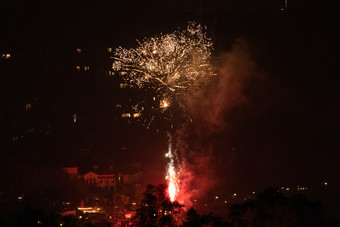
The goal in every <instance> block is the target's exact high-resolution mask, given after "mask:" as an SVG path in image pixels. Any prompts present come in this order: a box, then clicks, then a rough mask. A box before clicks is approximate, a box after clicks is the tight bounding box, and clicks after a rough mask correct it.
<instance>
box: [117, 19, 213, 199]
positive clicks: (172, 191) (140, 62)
mask: <svg viewBox="0 0 340 227" xmlns="http://www.w3.org/2000/svg"><path fill="white" fill-rule="evenodd" d="M137 42H138V44H139V46H138V47H137V48H135V49H125V48H123V47H119V48H117V49H116V50H115V53H114V57H113V59H114V61H113V70H115V71H124V72H126V74H125V77H124V79H125V80H126V81H128V82H129V83H130V84H131V85H132V86H135V87H138V88H150V89H152V90H153V91H155V92H156V95H157V96H158V98H159V100H161V102H160V108H161V110H162V111H165V110H166V109H167V108H168V107H169V105H170V104H171V103H174V102H177V103H179V99H180V98H182V97H183V96H185V95H186V93H187V92H188V91H189V90H191V89H198V88H199V86H200V85H201V84H202V83H205V82H207V81H208V80H209V78H210V76H211V75H214V74H213V70H212V67H211V64H210V57H211V52H212V48H213V47H212V42H211V40H210V39H209V38H207V36H206V34H205V33H204V32H203V31H202V27H201V25H199V24H196V23H194V22H190V23H189V24H188V27H187V29H186V30H183V31H175V32H173V33H170V34H165V35H160V36H158V37H154V38H149V39H145V40H144V41H142V42H139V41H138V40H137ZM181 108H184V107H183V106H181ZM168 136H169V149H168V153H167V154H166V156H167V157H168V158H169V163H168V166H167V176H166V178H167V181H168V192H169V197H170V199H171V201H175V200H176V198H177V195H178V193H179V190H180V184H179V178H180V177H179V175H180V171H177V170H176V169H177V168H180V167H179V166H178V167H177V168H176V167H175V162H178V160H176V157H177V155H176V150H174V149H172V144H171V135H170V133H168Z"/></svg>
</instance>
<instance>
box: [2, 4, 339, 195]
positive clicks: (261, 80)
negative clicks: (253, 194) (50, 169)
mask: <svg viewBox="0 0 340 227" xmlns="http://www.w3.org/2000/svg"><path fill="white" fill-rule="evenodd" d="M283 6H284V2H283V1H269V0H258V1H232V0H230V1H218V0H214V1H203V0H202V1H194V0H191V1H189V0H187V1H179V0H178V1H168V2H167V3H164V2H163V1H151V0H149V1H133V0H131V1H120V2H117V1H109V0H103V1H96V2H93V1H81V0H77V1H30V2H29V1H19V0H15V1H5V0H1V1H0V15H2V16H1V21H0V30H1V33H0V34H1V37H0V52H1V55H2V54H3V53H11V62H10V63H9V64H7V63H8V62H5V61H4V60H3V59H2V67H3V69H2V71H1V74H2V75H1V85H0V88H1V94H2V95H1V102H2V104H1V115H0V116H1V130H2V131H1V136H2V138H1V142H2V144H3V145H2V146H1V147H3V148H4V149H1V150H2V156H3V158H4V159H12V158H13V157H16V155H17V154H19V155H22V157H26V158H27V159H25V161H23V160H21V161H20V164H23V163H25V164H27V163H39V160H44V161H46V160H48V161H47V162H52V163H53V161H51V159H50V157H54V158H55V159H54V160H55V162H58V164H57V165H63V164H64V163H78V164H79V165H81V164H83V165H86V164H93V163H94V162H95V160H97V161H98V162H104V161H103V160H106V161H107V157H110V158H113V159H114V158H116V159H121V160H123V161H118V162H117V161H116V162H117V163H120V164H121V167H122V166H125V164H122V162H123V163H126V165H130V164H131V162H132V161H133V162H132V163H133V165H134V166H137V168H144V170H145V171H148V169H152V171H150V170H149V172H153V173H152V174H151V175H152V176H157V177H162V171H163V170H162V168H163V166H164V162H165V160H163V159H162V158H163V154H164V152H165V150H166V149H167V147H166V146H167V145H166V137H165V134H159V133H158V134H157V133H154V132H149V131H147V132H146V131H144V130H143V129H138V130H136V132H134V133H132V132H131V131H129V130H128V129H126V127H125V126H121V125H120V123H115V122H114V119H110V116H111V115H110V111H111V107H112V106H113V103H114V102H115V101H117V100H118V99H119V97H118V98H117V96H119V95H120V94H119V93H117V91H116V90H115V89H113V88H112V89H111V87H110V86H111V85H112V86H114V83H113V82H108V80H107V79H105V78H102V77H101V76H102V75H99V74H93V75H91V76H90V77H88V78H79V77H76V76H73V74H72V73H70V72H69V71H67V69H68V67H71V68H72V67H74V66H73V65H72V64H73V61H74V59H73V57H72V55H71V54H69V53H71V52H72V54H73V53H74V51H75V50H76V48H83V49H84V50H89V51H88V53H89V54H88V58H87V61H88V62H89V64H93V65H95V66H94V68H95V69H96V70H97V71H96V72H100V71H101V72H103V71H104V70H108V69H110V67H111V62H110V59H109V56H104V57H103V56H102V55H101V51H105V48H107V47H112V48H115V47H118V46H123V47H134V46H135V45H136V41H135V40H136V39H140V40H141V39H143V37H152V36H155V35H157V34H160V33H163V34H164V33H167V32H172V31H174V30H176V29H177V28H178V27H181V28H184V27H185V26H186V25H187V22H188V21H190V20H194V21H199V22H200V23H202V24H203V25H205V26H207V33H208V35H209V36H210V37H211V38H212V40H213V42H214V46H215V50H214V57H216V58H217V59H221V56H223V54H225V53H231V54H235V55H236V56H238V55H237V54H236V53H235V45H236V44H235V43H237V42H238V41H237V40H243V41H242V42H243V43H245V45H244V46H242V48H241V51H243V52H245V53H247V55H248V58H247V59H246V60H245V59H244V58H241V59H240V62H241V63H243V61H246V62H244V63H247V62H248V61H251V62H253V63H254V65H255V66H254V68H252V71H251V73H250V74H252V75H251V76H250V77H245V78H239V79H238V80H239V81H240V83H241V84H242V87H241V88H242V89H241V91H240V92H241V93H242V96H243V97H244V101H242V102H241V101H240V102H239V103H238V101H237V99H236V101H235V103H232V104H231V106H230V107H229V106H228V107H226V108H222V112H221V114H222V118H221V120H222V121H223V122H224V123H223V127H222V128H221V129H219V130H216V132H213V133H211V134H208V135H204V136H203V141H204V143H205V145H202V147H204V146H208V145H209V147H210V148H211V149H212V151H211V152H210V153H207V154H209V156H211V158H212V163H213V164H212V165H213V166H214V175H215V176H216V178H217V179H218V182H219V184H220V185H222V186H221V187H222V188H223V189H225V190H229V191H233V190H242V189H244V188H246V189H247V190H248V189H249V190H253V189H251V188H255V189H257V188H262V187H265V186H271V185H275V186H280V185H284V184H287V185H288V184H292V185H295V184H306V185H314V184H315V185H317V184H319V183H320V182H323V181H324V180H328V181H330V182H332V184H336V185H337V187H339V186H340V185H339V182H340V181H339V176H340V171H339V167H338V163H339V162H340V157H339V153H338V152H339V142H338V138H339V116H340V112H339V92H338V85H339V75H340V73H339V68H338V62H339V54H338V52H339V42H338V40H339V26H338V24H339V16H338V15H337V14H338V12H339V11H338V10H339V5H338V4H337V1H331V0H329V1H303V0H300V1H294V2H293V1H288V9H287V10H286V11H284V12H282V11H281V10H280V9H281V8H282V7H283ZM233 46H234V47H233ZM233 48H234V49H233ZM5 67H7V68H5ZM240 67H241V68H242V64H241V66H240ZM216 86H217V85H216ZM231 86H232V85H231ZM232 88H233V87H232ZM209 89H211V90H214V88H209ZM208 93H209V91H208ZM210 94H214V92H211V93H210ZM226 94H227V95H230V96H233V95H234V94H233V93H226ZM110 97H114V98H110ZM228 97H229V96H228ZM228 97H227V98H226V99H227V100H228ZM212 98H214V96H213V97H212ZM32 102H36V103H37V105H36V106H38V108H39V111H37V112H35V115H34V116H33V117H32V116H29V117H27V116H26V113H25V107H24V105H25V103H32ZM221 105H222V106H223V105H225V103H221ZM33 110H34V109H32V112H33ZM34 111H35V110H34ZM74 112H78V113H79V112H80V113H82V114H83V115H84V117H83V119H84V123H82V124H81V125H80V126H77V127H78V128H75V127H73V126H70V125H71V124H70V123H69V121H71V120H70V119H71V118H72V114H73V113H74ZM207 112H208V111H207ZM13 122H15V123H13ZM31 125H32V127H33V128H39V127H40V128H44V130H49V131H51V134H50V136H49V137H43V138H40V137H39V136H36V137H34V136H33V137H32V138H30V137H28V139H27V140H28V141H24V142H21V144H19V145H18V144H13V143H12V142H13V141H12V142H11V141H8V140H11V138H12V136H13V135H19V134H20V133H23V131H25V132H27V129H29V128H32V127H31ZM37 125H38V126H37ZM121 127H123V128H124V130H125V129H126V132H125V131H124V130H123V132H122V131H121ZM46 128H48V129H46ZM197 128H198V129H202V130H204V127H203V126H197ZM25 138H26V137H25ZM121 141H124V143H125V144H129V150H128V153H124V154H121V153H119V152H120V151H119V152H117V151H116V150H115V149H113V148H116V147H119V146H120V145H121V143H120V142H121ZM155 141H157V142H155ZM71 151H72V152H74V157H73V158H68V157H71V156H72V154H73V153H72V152H71ZM9 153H11V154H9ZM89 153H93V154H92V155H91V154H89ZM12 154H13V156H12ZM70 154H71V155H70ZM80 156H81V157H82V158H80V159H79V157H80ZM65 157H66V158H65ZM75 157H77V158H75ZM89 158H91V159H92V160H89ZM75 160H76V161H75ZM131 160H132V161H131ZM79 162H83V163H79ZM104 163H105V164H107V163H106V162H104ZM155 163H156V164H155ZM131 165H132V164H131ZM122 168H123V167H122ZM150 181H151V180H150Z"/></svg>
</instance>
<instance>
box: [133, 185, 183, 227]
mask: <svg viewBox="0 0 340 227" xmlns="http://www.w3.org/2000/svg"><path fill="white" fill-rule="evenodd" d="M166 188H167V187H166V185H164V184H160V185H158V186H153V185H148V186H147V187H146V191H145V192H144V194H143V199H142V201H141V204H140V207H139V208H138V209H137V217H138V219H139V225H140V226H149V227H150V226H166V225H167V226H172V225H175V223H176V217H177V216H178V215H179V213H180V212H181V210H182V205H180V204H178V202H171V201H170V200H169V197H168V196H167V193H166Z"/></svg>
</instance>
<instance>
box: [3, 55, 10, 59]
mask: <svg viewBox="0 0 340 227" xmlns="http://www.w3.org/2000/svg"><path fill="white" fill-rule="evenodd" d="M2 58H4V59H10V58H11V54H2Z"/></svg>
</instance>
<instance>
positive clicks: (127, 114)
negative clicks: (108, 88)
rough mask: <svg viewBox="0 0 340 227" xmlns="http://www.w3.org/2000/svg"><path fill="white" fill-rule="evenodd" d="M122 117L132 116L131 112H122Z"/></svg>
mask: <svg viewBox="0 0 340 227" xmlns="http://www.w3.org/2000/svg"><path fill="white" fill-rule="evenodd" d="M122 117H124V118H126V117H131V114H130V113H123V114H122Z"/></svg>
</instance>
